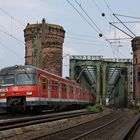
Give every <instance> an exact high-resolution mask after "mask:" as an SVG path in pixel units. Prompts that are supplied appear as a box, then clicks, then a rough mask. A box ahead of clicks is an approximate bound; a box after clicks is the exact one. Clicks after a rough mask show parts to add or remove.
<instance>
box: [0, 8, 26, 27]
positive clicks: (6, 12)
mask: <svg viewBox="0 0 140 140" xmlns="http://www.w3.org/2000/svg"><path fill="white" fill-rule="evenodd" d="M0 10H1V11H2V12H3V13H5V14H6V15H7V16H9V17H10V18H11V19H14V20H15V21H16V22H17V23H19V24H20V25H22V26H24V24H23V23H21V22H20V21H19V20H18V19H16V18H15V17H13V16H12V15H10V14H9V13H8V12H6V11H5V10H4V9H2V8H1V7H0Z"/></svg>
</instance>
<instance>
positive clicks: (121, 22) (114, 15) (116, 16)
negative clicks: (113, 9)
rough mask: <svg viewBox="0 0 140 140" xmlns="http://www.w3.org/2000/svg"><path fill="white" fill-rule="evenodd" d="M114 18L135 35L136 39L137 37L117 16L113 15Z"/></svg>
mask: <svg viewBox="0 0 140 140" xmlns="http://www.w3.org/2000/svg"><path fill="white" fill-rule="evenodd" d="M113 16H114V17H115V18H117V19H118V20H119V21H120V23H121V24H122V25H123V26H124V27H125V28H126V29H127V30H128V31H129V32H130V33H131V34H133V35H134V36H135V37H136V35H135V34H134V33H133V32H132V31H131V30H130V29H129V28H128V27H127V26H126V25H125V24H124V23H123V22H122V21H121V20H120V19H119V18H118V17H117V16H116V14H114V13H113Z"/></svg>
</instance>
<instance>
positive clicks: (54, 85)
mask: <svg viewBox="0 0 140 140" xmlns="http://www.w3.org/2000/svg"><path fill="white" fill-rule="evenodd" d="M57 88H58V82H56V81H52V90H55V91H56V90H57Z"/></svg>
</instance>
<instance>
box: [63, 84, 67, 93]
mask: <svg viewBox="0 0 140 140" xmlns="http://www.w3.org/2000/svg"><path fill="white" fill-rule="evenodd" d="M66 91H67V87H66V85H65V84H62V92H66Z"/></svg>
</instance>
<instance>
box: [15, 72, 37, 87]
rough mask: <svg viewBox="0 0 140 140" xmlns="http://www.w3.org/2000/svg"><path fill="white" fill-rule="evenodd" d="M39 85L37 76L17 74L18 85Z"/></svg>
mask: <svg viewBox="0 0 140 140" xmlns="http://www.w3.org/2000/svg"><path fill="white" fill-rule="evenodd" d="M34 84H37V78H36V75H35V74H30V73H21V74H17V77H16V85H34Z"/></svg>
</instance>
